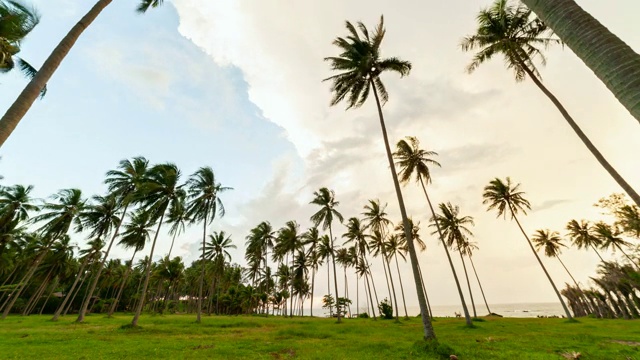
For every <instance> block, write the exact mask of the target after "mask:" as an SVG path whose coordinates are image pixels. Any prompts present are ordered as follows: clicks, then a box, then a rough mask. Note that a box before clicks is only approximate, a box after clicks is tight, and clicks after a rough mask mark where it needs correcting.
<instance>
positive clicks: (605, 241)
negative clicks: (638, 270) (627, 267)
mask: <svg viewBox="0 0 640 360" xmlns="http://www.w3.org/2000/svg"><path fill="white" fill-rule="evenodd" d="M593 232H594V234H595V236H596V237H597V238H598V240H600V242H601V244H602V245H600V248H601V249H611V250H614V251H615V250H616V249H618V250H620V252H621V253H622V254H623V255H624V256H625V257H626V258H627V259H628V260H629V261H630V262H631V263H632V264H634V265H635V266H636V267H637V266H638V264H637V263H636V262H635V261H634V260H633V259H632V258H631V257H630V256H629V255H627V253H626V252H625V251H624V250H623V249H622V247H623V246H625V247H628V246H630V245H631V244H630V243H629V242H628V241H625V240H624V239H623V238H621V237H620V235H621V234H622V232H621V231H620V229H618V227H617V226H615V225H613V226H611V225H609V224H606V223H604V222H602V221H599V222H597V223H595V224H594V225H593Z"/></svg>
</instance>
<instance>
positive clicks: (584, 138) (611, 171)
mask: <svg viewBox="0 0 640 360" xmlns="http://www.w3.org/2000/svg"><path fill="white" fill-rule="evenodd" d="M520 66H521V67H522V68H523V70H524V71H525V72H526V73H527V75H529V77H530V78H531V80H533V82H534V83H535V84H536V85H537V86H538V88H539V89H540V90H541V91H542V92H543V93H544V94H545V95H547V97H548V98H549V100H551V102H552V103H553V105H555V106H556V108H557V109H558V110H559V111H560V113H561V114H562V116H563V117H564V119H565V120H567V123H569V126H571V128H572V129H573V131H575V133H576V135H578V137H579V138H580V140H582V143H583V144H584V145H585V146H586V147H587V149H589V151H591V154H593V156H594V157H595V158H596V160H598V163H600V165H602V167H603V168H604V169H605V170H607V172H608V173H609V175H611V177H612V178H613V179H614V180H615V181H616V182H617V183H618V185H620V187H621V188H622V189H623V190H624V191H625V192H626V193H627V195H629V197H631V199H632V200H633V201H634V202H635V203H636V205H638V206H640V195H638V193H637V192H636V191H635V190H634V189H633V188H632V187H631V185H629V184H628V183H627V182H626V181H625V180H624V178H622V176H621V175H620V174H618V172H617V171H616V169H614V168H613V166H611V164H609V162H608V161H607V159H605V158H604V156H602V154H601V153H600V151H598V149H597V148H596V147H595V145H593V143H592V142H591V140H589V138H588V137H587V135H586V134H585V133H584V132H583V131H582V129H580V127H579V126H578V124H576V122H575V121H574V120H573V118H572V117H571V115H569V113H568V112H567V110H566V109H565V108H564V106H563V105H562V104H561V103H560V101H559V100H558V98H556V97H555V95H553V94H552V93H551V91H549V90H548V89H547V88H546V87H545V86H544V85H543V84H542V82H541V81H540V80H539V79H538V77H537V76H536V75H535V74H534V73H533V71H531V69H529V68H528V67H527V66H526V64H525V63H524V62H522V61H520ZM638 70H639V71H640V67H638ZM639 74H640V73H639ZM637 83H638V85H639V86H640V77H639V78H638V80H637ZM638 115H640V96H638Z"/></svg>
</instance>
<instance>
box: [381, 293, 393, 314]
mask: <svg viewBox="0 0 640 360" xmlns="http://www.w3.org/2000/svg"><path fill="white" fill-rule="evenodd" d="M378 309H379V310H380V317H381V318H383V319H393V307H392V306H391V303H389V300H387V298H384V300H382V301H381V302H380V304H378Z"/></svg>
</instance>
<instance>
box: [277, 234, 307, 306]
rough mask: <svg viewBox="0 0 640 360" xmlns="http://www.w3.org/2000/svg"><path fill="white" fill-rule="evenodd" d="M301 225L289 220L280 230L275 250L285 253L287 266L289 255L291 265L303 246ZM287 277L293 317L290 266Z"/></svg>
mask: <svg viewBox="0 0 640 360" xmlns="http://www.w3.org/2000/svg"><path fill="white" fill-rule="evenodd" d="M299 228H300V226H299V225H298V223H297V222H295V221H287V223H286V224H285V225H284V226H283V227H282V228H281V229H280V230H279V231H278V235H277V238H276V246H275V247H274V252H275V253H278V254H280V255H282V254H285V255H286V257H287V266H289V264H288V263H289V255H291V264H292V265H291V266H293V262H294V261H295V254H296V252H297V251H298V250H300V249H301V247H302V241H301V238H302V236H301V235H300V234H299V233H298V231H299ZM287 274H288V275H289V277H288V278H287V280H288V284H289V295H290V297H289V316H290V317H293V280H294V279H293V277H292V270H291V267H289V268H288V272H287Z"/></svg>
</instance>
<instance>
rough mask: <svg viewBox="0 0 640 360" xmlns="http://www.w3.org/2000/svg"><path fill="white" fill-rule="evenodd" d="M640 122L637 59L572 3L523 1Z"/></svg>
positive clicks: (562, 0) (639, 59)
mask: <svg viewBox="0 0 640 360" xmlns="http://www.w3.org/2000/svg"><path fill="white" fill-rule="evenodd" d="M522 2H523V3H524V4H525V5H527V6H528V7H529V9H531V10H533V12H535V13H536V15H538V17H539V18H540V19H541V20H542V21H544V23H545V24H547V25H548V26H549V27H550V28H551V29H552V30H553V31H554V32H555V33H556V34H557V35H558V37H559V38H560V39H561V40H562V42H564V44H566V45H567V46H568V47H569V48H570V49H571V50H572V51H573V52H574V53H575V54H576V55H577V56H578V57H579V58H580V59H581V60H582V61H583V62H584V63H585V64H586V65H587V66H588V67H589V68H590V69H591V70H592V71H593V72H594V73H595V75H596V76H597V77H598V78H599V79H600V80H601V81H602V82H603V83H604V84H605V85H606V86H607V88H609V90H610V91H611V92H612V93H613V95H614V96H615V97H616V98H617V99H618V100H619V101H620V103H622V105H624V107H626V108H627V110H629V112H630V113H631V115H633V117H635V118H636V119H637V120H638V121H640V55H638V54H637V53H636V52H635V51H633V49H632V48H631V47H629V46H628V45H627V44H625V42H624V41H622V40H621V39H620V38H618V37H617V36H616V35H614V34H613V33H611V32H610V31H609V30H608V29H607V28H606V27H604V25H602V24H601V23H600V22H599V21H598V20H596V19H595V18H594V17H593V16H591V15H590V14H589V13H588V12H586V11H584V10H583V9H582V8H581V7H580V6H579V5H578V4H576V2H575V1H574V0H522Z"/></svg>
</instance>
